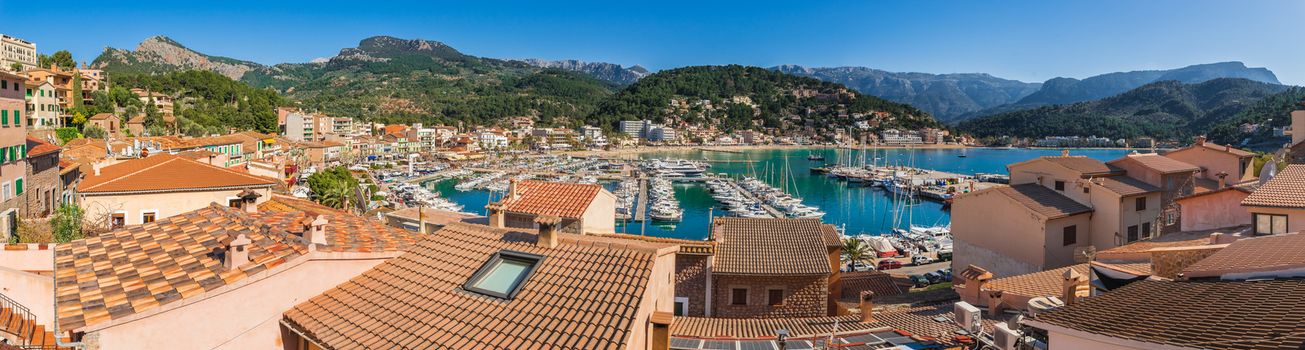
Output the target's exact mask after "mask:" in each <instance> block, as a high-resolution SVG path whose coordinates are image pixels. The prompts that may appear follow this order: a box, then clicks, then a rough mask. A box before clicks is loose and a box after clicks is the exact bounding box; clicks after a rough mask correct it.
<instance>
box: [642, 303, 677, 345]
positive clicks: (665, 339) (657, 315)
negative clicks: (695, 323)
mask: <svg viewBox="0 0 1305 350" xmlns="http://www.w3.org/2000/svg"><path fill="white" fill-rule="evenodd" d="M648 321H649V323H652V349H653V350H669V349H670V348H671V323H674V322H675V317H674V314H672V313H669V312H666V311H654V312H653V314H652V317H649V319H648Z"/></svg>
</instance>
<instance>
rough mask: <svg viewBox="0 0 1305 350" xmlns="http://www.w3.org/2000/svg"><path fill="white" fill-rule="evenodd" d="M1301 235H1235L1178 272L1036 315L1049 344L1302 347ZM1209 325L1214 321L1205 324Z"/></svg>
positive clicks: (1032, 322) (1029, 322)
mask: <svg viewBox="0 0 1305 350" xmlns="http://www.w3.org/2000/svg"><path fill="white" fill-rule="evenodd" d="M1301 246H1305V235H1300V234H1285V235H1275V236H1268V237H1254V238H1245V239H1240V240H1237V241H1235V242H1232V243H1229V244H1226V247H1224V248H1222V249H1219V250H1217V251H1215V252H1214V253H1212V254H1208V256H1205V257H1203V258H1200V259H1197V261H1195V262H1194V263H1191V264H1188V265H1186V266H1185V267H1183V268H1182V269H1181V274H1177V275H1176V276H1181V277H1179V278H1177V279H1173V280H1166V279H1146V280H1139V281H1136V282H1132V283H1129V284H1128V285H1125V286H1123V287H1120V288H1118V289H1114V290H1112V291H1110V292H1107V293H1103V294H1101V295H1099V296H1095V297H1091V298H1086V299H1082V300H1078V301H1077V302H1074V303H1070V304H1069V305H1066V306H1063V307H1058V308H1054V309H1052V310H1049V311H1045V312H1039V313H1038V314H1036V315H1034V316H1033V317H1031V318H1027V319H1025V320H1024V321H1023V323H1024V325H1026V326H1029V327H1032V328H1034V329H1037V330H1039V333H1041V332H1045V334H1046V336H1045V339H1042V340H1043V341H1045V342H1046V344H1047V346H1048V348H1049V349H1147V350H1150V349H1193V348H1202V349H1298V348H1302V347H1305V337H1302V336H1301V334H1305V323H1302V322H1300V320H1301V319H1305V279H1302V278H1300V277H1301V275H1300V271H1301V270H1302V269H1305V254H1302V253H1301V252H1302V250H1300V249H1298V247H1301ZM1210 325H1217V326H1212V327H1207V326H1210Z"/></svg>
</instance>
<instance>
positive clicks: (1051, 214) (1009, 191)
mask: <svg viewBox="0 0 1305 350" xmlns="http://www.w3.org/2000/svg"><path fill="white" fill-rule="evenodd" d="M985 191H994V192H996V193H999V194H1001V195H1004V196H1006V197H1007V198H1010V199H1012V200H1014V201H1015V202H1017V203H1019V204H1020V205H1023V206H1024V207H1026V208H1029V210H1032V211H1034V212H1036V213H1039V214H1042V215H1044V216H1046V217H1047V218H1049V219H1055V218H1062V217H1066V216H1070V215H1076V214H1081V213H1087V212H1091V211H1092V208H1088V207H1087V206H1086V205H1083V204H1080V203H1079V202H1075V201H1074V200H1073V199H1070V198H1069V197H1066V196H1065V195H1063V194H1060V193H1057V192H1056V191H1054V190H1052V189H1049V188H1046V187H1042V186H1041V185H1038V184H1021V185H1014V186H1000V187H995V188H992V189H989V190H985ZM981 192H984V191H977V192H974V193H981Z"/></svg>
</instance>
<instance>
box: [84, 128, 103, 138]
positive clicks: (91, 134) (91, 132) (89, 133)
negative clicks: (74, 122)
mask: <svg viewBox="0 0 1305 350" xmlns="http://www.w3.org/2000/svg"><path fill="white" fill-rule="evenodd" d="M82 135H85V136H86V137H88V138H93V139H102V138H104V137H105V136H108V132H105V131H104V128H101V127H100V126H99V125H87V126H86V127H85V128H82Z"/></svg>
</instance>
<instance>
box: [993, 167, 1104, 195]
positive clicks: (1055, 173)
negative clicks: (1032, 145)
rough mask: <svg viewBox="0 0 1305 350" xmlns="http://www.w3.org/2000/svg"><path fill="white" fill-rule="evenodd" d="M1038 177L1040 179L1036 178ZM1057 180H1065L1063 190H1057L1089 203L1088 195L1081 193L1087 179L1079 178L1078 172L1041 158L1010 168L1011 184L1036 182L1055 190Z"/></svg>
mask: <svg viewBox="0 0 1305 350" xmlns="http://www.w3.org/2000/svg"><path fill="white" fill-rule="evenodd" d="M1039 177H1041V178H1042V179H1038V178H1039ZM1057 180H1059V181H1064V182H1065V190H1064V191H1057V192H1060V193H1061V194H1064V195H1065V196H1066V197H1069V198H1070V199H1073V200H1074V201H1076V202H1079V203H1083V204H1088V203H1090V202H1089V198H1090V196H1089V195H1088V194H1085V193H1083V186H1088V183H1087V180H1085V179H1083V178H1080V177H1079V174H1078V172H1075V171H1072V170H1069V169H1068V168H1065V167H1063V166H1060V165H1057V164H1055V163H1052V162H1049V161H1046V160H1041V159H1039V160H1035V161H1032V162H1029V163H1026V164H1021V165H1018V166H1013V167H1011V168H1010V183H1011V184H1012V185H1018V184H1026V183H1036V184H1039V185H1042V187H1046V188H1048V189H1051V190H1055V189H1056V181H1057Z"/></svg>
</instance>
